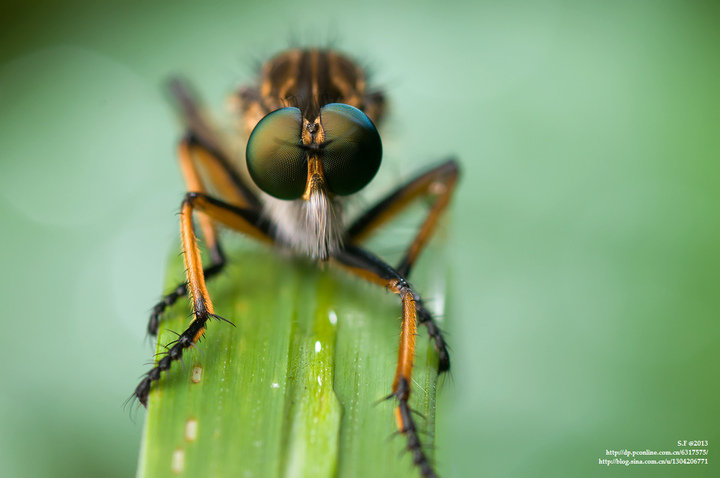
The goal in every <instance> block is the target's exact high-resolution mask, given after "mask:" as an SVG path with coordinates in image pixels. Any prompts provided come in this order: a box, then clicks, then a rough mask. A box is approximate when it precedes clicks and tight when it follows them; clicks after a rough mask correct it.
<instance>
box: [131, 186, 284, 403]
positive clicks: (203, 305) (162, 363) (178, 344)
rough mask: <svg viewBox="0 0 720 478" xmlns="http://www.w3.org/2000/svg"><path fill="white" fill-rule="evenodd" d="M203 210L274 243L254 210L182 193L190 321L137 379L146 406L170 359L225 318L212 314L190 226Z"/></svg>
mask: <svg viewBox="0 0 720 478" xmlns="http://www.w3.org/2000/svg"><path fill="white" fill-rule="evenodd" d="M195 212H197V213H200V212H202V213H204V214H205V215H206V216H207V217H208V219H209V220H212V221H218V222H221V223H223V224H225V225H227V226H228V227H231V228H233V229H235V230H237V231H239V232H242V233H245V234H247V235H249V236H252V237H255V238H257V239H260V240H263V241H265V242H270V243H272V242H273V239H272V236H271V234H270V232H269V225H268V224H267V222H265V221H263V220H262V219H261V218H260V215H259V213H258V212H257V211H254V210H252V209H243V208H240V207H237V206H234V205H231V204H228V203H225V202H223V201H220V200H218V199H215V198H212V197H210V196H208V195H207V194H203V193H197V192H190V193H187V194H186V195H185V199H184V200H183V203H182V207H181V210H180V240H181V244H182V250H183V258H184V260H185V269H186V270H187V279H188V280H187V292H188V295H189V296H190V299H191V301H192V308H193V320H192V321H191V322H190V325H189V326H188V328H187V329H186V330H185V331H184V332H183V333H182V334H180V336H179V337H178V339H177V340H176V341H175V342H174V343H173V344H172V346H171V347H170V348H169V349H168V352H167V354H166V355H165V356H164V357H163V358H161V359H160V360H159V361H158V362H157V363H156V364H155V366H154V367H153V368H152V369H150V371H149V372H148V373H147V374H146V375H145V377H144V378H143V379H142V380H141V381H140V384H139V385H138V386H137V388H136V389H135V392H134V394H133V395H134V396H135V397H136V398H137V399H138V401H139V402H140V403H142V404H143V405H145V406H147V401H148V395H149V393H150V387H151V385H152V383H153V382H155V381H157V380H159V379H160V375H161V373H162V372H164V371H167V370H169V369H170V366H171V365H172V362H173V361H175V360H179V359H180V358H181V357H182V354H183V352H184V350H185V349H187V348H189V347H191V346H192V345H193V344H195V343H196V342H197V341H198V340H200V338H201V337H202V336H203V334H204V333H205V328H206V323H207V321H208V320H209V319H210V318H215V319H219V320H225V319H223V318H222V317H219V316H217V315H215V313H214V310H213V304H212V301H211V300H210V295H209V294H208V291H207V287H206V286H205V278H204V274H203V268H202V261H201V259H200V249H199V248H198V245H197V238H196V237H195V231H194V228H193V221H192V218H193V213H195Z"/></svg>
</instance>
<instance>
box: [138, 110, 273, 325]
mask: <svg viewBox="0 0 720 478" xmlns="http://www.w3.org/2000/svg"><path fill="white" fill-rule="evenodd" d="M187 101H189V100H187ZM186 108H190V107H189V106H187V107H186ZM196 115H197V113H196ZM197 121H199V120H196V122H197ZM178 157H179V161H180V170H181V171H182V174H183V177H184V179H185V184H186V186H187V190H188V191H193V192H203V193H205V192H206V187H205V182H204V181H203V177H202V175H201V173H200V170H201V168H202V170H203V172H205V175H206V176H207V179H208V180H209V182H210V184H211V185H212V186H213V187H214V188H215V189H216V190H217V191H218V192H219V194H220V195H221V196H222V197H223V198H226V199H225V200H226V201H228V202H230V203H232V204H235V205H238V206H244V207H249V208H259V202H258V200H257V198H256V197H255V195H254V194H253V193H252V192H250V190H249V188H248V187H247V186H246V185H245V183H244V182H243V180H242V178H241V177H240V176H239V175H238V173H237V172H236V171H234V170H233V169H232V168H231V167H230V165H229V163H228V161H227V159H226V158H225V157H224V156H223V155H222V153H220V152H219V151H218V150H215V149H213V147H212V146H211V145H209V144H206V143H204V142H203V140H201V139H200V137H199V136H196V135H195V134H194V133H190V134H189V135H188V136H186V137H185V138H184V139H183V140H182V141H181V142H180V145H179V147H178ZM198 221H199V222H200V227H201V229H202V231H203V238H204V239H205V242H206V244H207V245H208V247H209V249H210V260H211V263H210V265H208V266H207V267H206V268H205V270H204V276H205V278H207V279H209V278H211V277H213V276H215V275H217V274H219V273H220V272H221V271H222V269H223V267H224V266H225V255H224V254H223V252H222V248H221V247H220V242H219V241H218V238H217V232H216V229H215V225H214V224H213V222H212V221H211V220H209V218H207V217H206V216H205V215H204V214H199V215H198ZM186 294H187V285H186V283H185V282H183V283H181V284H178V285H177V286H176V287H175V288H174V289H173V290H172V292H170V293H168V294H166V295H165V296H164V297H163V298H162V299H161V300H160V302H158V303H157V304H156V305H155V307H153V311H152V314H151V315H150V320H149V321H148V334H150V335H151V336H155V335H157V331H158V326H159V325H160V320H161V317H162V314H163V313H164V312H165V310H167V308H168V307H170V306H171V305H173V304H174V303H175V302H177V300H178V299H179V298H180V297H183V296H185V295H186Z"/></svg>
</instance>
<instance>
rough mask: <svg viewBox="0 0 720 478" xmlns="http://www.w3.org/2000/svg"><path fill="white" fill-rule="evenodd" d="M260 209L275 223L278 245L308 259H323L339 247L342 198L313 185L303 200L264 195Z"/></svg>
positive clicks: (340, 242)
mask: <svg viewBox="0 0 720 478" xmlns="http://www.w3.org/2000/svg"><path fill="white" fill-rule="evenodd" d="M264 213H265V215H267V216H268V217H270V218H271V219H272V222H273V223H274V224H275V225H276V228H275V237H276V239H277V240H278V242H279V243H280V244H281V245H284V246H287V247H290V248H291V249H293V250H294V251H295V252H297V253H299V254H301V255H306V256H310V257H311V258H312V259H320V260H327V259H329V258H330V257H331V256H333V255H334V254H335V253H337V252H338V251H339V250H340V248H341V247H342V232H343V224H342V201H341V199H340V198H338V197H335V198H333V199H330V198H329V197H328V196H327V194H325V193H324V192H323V191H322V190H321V189H313V191H312V192H311V193H310V198H309V199H308V200H307V201H306V200H304V199H298V200H295V201H284V200H281V199H276V198H273V197H270V196H266V201H265V207H264Z"/></svg>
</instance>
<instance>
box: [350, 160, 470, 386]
mask: <svg viewBox="0 0 720 478" xmlns="http://www.w3.org/2000/svg"><path fill="white" fill-rule="evenodd" d="M458 175H459V169H458V165H457V163H456V162H455V161H454V160H449V161H447V162H445V163H442V164H440V165H439V166H436V167H435V168H433V169H431V170H429V171H427V172H425V173H422V174H420V175H419V176H417V177H415V178H413V179H411V180H410V181H408V182H406V183H405V184H403V185H401V186H400V187H399V188H397V189H396V190H394V191H392V192H391V193H390V194H388V195H387V196H385V197H384V198H383V199H381V200H380V201H379V202H378V203H377V204H376V205H375V206H374V207H372V208H370V209H369V210H368V211H367V212H366V213H365V214H364V215H362V216H361V217H359V218H358V219H357V220H356V221H355V222H354V223H353V224H352V225H351V226H350V227H349V228H348V233H347V240H346V243H352V244H358V243H360V242H362V241H363V240H364V239H365V238H367V237H368V236H369V235H370V234H372V233H373V232H375V231H376V230H377V229H378V227H380V226H381V225H382V224H384V223H385V222H387V221H389V220H390V219H392V218H393V217H394V216H395V215H397V214H398V213H400V212H401V211H402V210H403V209H405V208H406V207H407V206H408V205H410V204H411V203H412V202H413V201H416V200H419V199H420V198H422V197H426V196H430V195H434V196H435V200H434V201H433V203H432V206H431V207H430V210H429V211H428V213H427V216H426V217H425V220H424V221H423V223H422V225H421V226H420V229H419V231H418V233H417V235H416V236H415V238H414V239H413V241H412V243H410V246H409V247H408V249H407V250H406V252H405V256H404V257H403V259H402V260H401V261H400V263H399V265H398V267H397V268H396V270H397V272H398V273H399V274H400V275H402V276H403V277H408V275H409V274H410V269H411V268H412V266H413V265H414V264H415V261H416V260H417V258H418V256H419V254H420V252H421V251H422V250H423V248H424V247H425V246H426V245H427V242H428V241H429V240H430V237H432V234H433V232H434V231H435V228H436V226H437V222H438V219H439V218H440V215H441V214H442V212H443V211H444V210H445V209H446V208H447V205H448V203H449V202H450V199H451V197H452V193H453V190H454V188H455V184H456V183H457V179H458ZM415 306H416V310H417V318H418V322H419V323H421V324H423V325H425V326H426V328H427V332H428V335H429V336H430V339H431V340H432V341H433V343H434V344H435V348H436V349H437V351H438V356H439V359H440V360H439V362H438V371H439V372H445V371H447V370H449V369H450V354H449V353H448V350H447V343H446V342H445V338H444V337H443V334H442V331H441V330H440V327H438V325H437V323H436V322H435V320H434V319H433V317H432V314H430V312H429V311H428V310H427V308H426V307H425V305H424V304H423V302H422V300H421V299H420V297H419V296H416V297H415Z"/></svg>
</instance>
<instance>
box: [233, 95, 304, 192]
mask: <svg viewBox="0 0 720 478" xmlns="http://www.w3.org/2000/svg"><path fill="white" fill-rule="evenodd" d="M302 125H303V120H302V114H300V110H299V109H297V108H281V109H279V110H275V111H273V112H272V113H270V114H268V115H267V116H265V117H264V118H263V119H261V120H260V121H259V122H258V124H257V125H256V126H255V128H254V129H253V131H252V133H250V138H249V139H248V143H247V149H246V150H245V158H246V159H247V166H248V171H249V172H250V177H251V178H252V179H253V181H255V184H257V185H258V187H259V188H260V189H262V190H263V191H265V192H266V193H268V194H269V195H271V196H274V197H276V198H278V199H299V198H300V197H301V196H302V195H303V193H304V192H305V183H306V182H307V175H308V171H307V157H306V153H305V150H304V149H303V148H302V136H301V135H302Z"/></svg>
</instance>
